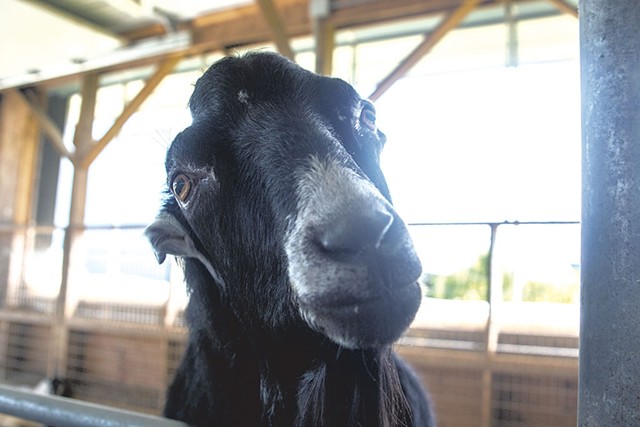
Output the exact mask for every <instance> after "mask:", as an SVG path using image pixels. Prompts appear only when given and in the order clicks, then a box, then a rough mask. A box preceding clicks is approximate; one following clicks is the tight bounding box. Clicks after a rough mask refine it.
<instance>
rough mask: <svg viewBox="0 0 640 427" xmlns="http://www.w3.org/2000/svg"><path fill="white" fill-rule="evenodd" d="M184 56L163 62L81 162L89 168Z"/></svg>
mask: <svg viewBox="0 0 640 427" xmlns="http://www.w3.org/2000/svg"><path fill="white" fill-rule="evenodd" d="M181 59H182V56H180V55H175V56H173V57H169V58H167V59H166V60H165V61H164V62H162V63H161V64H160V65H159V66H158V69H157V70H156V72H155V73H154V74H153V75H152V76H151V77H150V78H149V80H147V83H146V84H145V86H144V87H143V88H142V89H141V90H140V92H138V94H137V95H136V96H135V98H133V99H132V100H131V102H129V104H127V105H126V106H125V107H124V110H123V111H122V113H121V114H120V116H118V118H116V120H115V122H114V123H113V125H111V128H109V130H107V132H106V133H105V134H104V136H103V137H102V138H100V140H98V141H97V142H96V143H95V144H93V145H92V146H91V147H90V148H89V149H88V151H86V153H84V154H83V155H82V157H81V159H80V162H81V163H82V165H83V166H84V167H85V168H88V167H89V165H91V163H92V162H93V161H94V160H95V159H96V157H98V155H99V154H100V153H101V152H102V150H104V148H105V147H106V146H107V144H109V142H111V140H112V139H113V138H114V137H115V136H116V135H117V134H118V132H120V130H121V129H122V126H124V124H125V123H126V122H127V120H129V118H130V117H131V115H132V114H133V113H135V112H136V111H137V110H138V108H140V106H141V105H142V103H143V102H144V101H145V100H146V99H147V98H148V97H149V95H151V93H153V91H154V90H155V89H156V87H158V85H159V84H160V82H162V80H163V79H164V78H165V77H166V76H167V75H168V74H169V73H170V72H171V71H173V69H174V68H175V66H176V64H177V63H178V62H180V60H181Z"/></svg>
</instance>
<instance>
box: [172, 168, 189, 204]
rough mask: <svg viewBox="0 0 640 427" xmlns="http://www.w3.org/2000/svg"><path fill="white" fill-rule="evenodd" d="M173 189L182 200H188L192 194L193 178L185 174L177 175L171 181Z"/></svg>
mask: <svg viewBox="0 0 640 427" xmlns="http://www.w3.org/2000/svg"><path fill="white" fill-rule="evenodd" d="M171 191H172V192H173V194H174V195H175V196H176V199H178V200H179V201H181V202H186V201H187V199H188V198H189V194H191V180H190V179H189V178H188V177H187V176H186V175H184V174H180V175H177V176H176V177H175V178H173V181H172V182H171Z"/></svg>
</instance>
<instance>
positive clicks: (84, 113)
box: [73, 73, 98, 160]
mask: <svg viewBox="0 0 640 427" xmlns="http://www.w3.org/2000/svg"><path fill="white" fill-rule="evenodd" d="M97 94H98V74H97V73H89V74H85V76H84V78H83V79H82V88H81V89H80V96H81V97H82V104H81V106H80V117H79V118H78V124H77V125H76V129H75V132H74V134H73V145H74V146H75V147H76V160H79V159H78V158H77V156H80V155H82V154H83V153H84V150H86V149H87V148H88V147H89V146H90V145H91V143H92V142H93V139H92V137H91V131H92V129H93V117H94V114H95V109H96V97H97Z"/></svg>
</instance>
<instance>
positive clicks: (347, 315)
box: [299, 281, 421, 349]
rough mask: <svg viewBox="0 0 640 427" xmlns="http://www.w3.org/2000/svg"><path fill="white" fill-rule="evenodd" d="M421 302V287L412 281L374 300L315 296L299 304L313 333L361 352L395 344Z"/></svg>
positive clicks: (371, 297) (372, 298) (370, 298)
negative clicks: (317, 332)
mask: <svg viewBox="0 0 640 427" xmlns="http://www.w3.org/2000/svg"><path fill="white" fill-rule="evenodd" d="M420 300H421V298H420V286H419V284H418V283H417V282H416V281H413V282H411V283H409V284H405V285H402V286H396V287H395V289H394V291H393V292H384V293H381V294H378V295H373V296H367V297H362V298H357V297H349V296H345V298H343V300H341V301H338V300H337V299H336V297H334V296H328V297H325V296H320V295H318V296H316V297H314V298H311V299H310V300H309V301H305V300H301V301H299V303H300V312H301V313H302V316H303V317H304V319H305V321H306V322H307V323H308V324H309V325H310V326H311V327H312V328H313V329H316V330H317V331H319V332H321V333H322V334H323V335H325V336H326V337H328V338H329V339H331V340H332V341H334V342H335V343H336V344H339V345H341V346H343V347H347V348H351V349H356V348H359V349H364V348H379V347H382V346H384V345H388V344H391V343H393V342H394V341H396V340H397V339H398V338H399V337H400V335H401V334H402V333H403V332H404V331H405V330H406V329H407V327H409V325H410V324H411V322H412V321H413V318H414V316H415V313H416V312H417V310H418V307H419V305H420Z"/></svg>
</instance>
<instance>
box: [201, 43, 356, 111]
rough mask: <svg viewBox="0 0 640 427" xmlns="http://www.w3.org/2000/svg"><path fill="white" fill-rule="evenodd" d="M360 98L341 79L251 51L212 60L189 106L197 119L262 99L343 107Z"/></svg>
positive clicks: (247, 106) (351, 106) (246, 106)
mask: <svg viewBox="0 0 640 427" xmlns="http://www.w3.org/2000/svg"><path fill="white" fill-rule="evenodd" d="M360 101H361V98H360V96H359V95H358V93H357V92H356V91H355V90H354V88H353V87H352V86H351V85H349V84H348V83H346V82H345V81H343V80H341V79H337V78H331V77H326V76H320V75H317V74H314V73H312V72H310V71H308V70H305V69H303V68H302V67H300V66H298V65H297V64H294V63H291V62H290V61H288V60H285V59H284V58H281V57H277V56H273V55H268V54H266V55H265V54H253V55H248V56H245V57H240V58H226V59H224V60H222V61H219V62H217V63H215V64H214V65H213V66H212V67H211V68H210V69H209V70H207V71H206V72H205V74H204V75H203V76H202V77H201V78H200V79H199V80H198V82H197V83H196V87H195V89H194V93H193V95H192V97H191V101H190V106H191V109H192V113H193V115H194V117H196V118H199V117H202V116H203V115H209V114H228V113H229V111H228V110H229V109H233V110H236V109H237V110H242V109H243V108H249V106H251V105H255V104H256V103H257V104H259V103H262V102H272V103H273V102H275V103H285V102H286V103H290V104H305V105H302V106H301V107H305V106H308V105H310V106H321V107H325V108H333V109H334V110H335V109H341V110H344V109H348V108H353V107H355V106H356V105H358V104H359V103H360Z"/></svg>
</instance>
